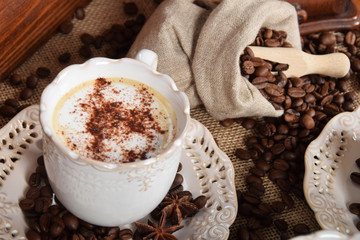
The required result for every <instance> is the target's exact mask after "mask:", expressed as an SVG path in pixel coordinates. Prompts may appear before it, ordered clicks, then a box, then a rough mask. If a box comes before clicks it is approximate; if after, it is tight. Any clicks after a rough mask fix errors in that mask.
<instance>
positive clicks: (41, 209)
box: [35, 197, 52, 213]
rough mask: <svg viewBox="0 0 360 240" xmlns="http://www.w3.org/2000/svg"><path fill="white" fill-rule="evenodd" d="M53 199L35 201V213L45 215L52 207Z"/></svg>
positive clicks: (46, 198)
mask: <svg viewBox="0 0 360 240" xmlns="http://www.w3.org/2000/svg"><path fill="white" fill-rule="evenodd" d="M51 202H52V201H51V198H49V197H40V198H37V199H36V200H35V211H36V212H38V213H45V212H47V211H48V209H49V207H50V206H51Z"/></svg>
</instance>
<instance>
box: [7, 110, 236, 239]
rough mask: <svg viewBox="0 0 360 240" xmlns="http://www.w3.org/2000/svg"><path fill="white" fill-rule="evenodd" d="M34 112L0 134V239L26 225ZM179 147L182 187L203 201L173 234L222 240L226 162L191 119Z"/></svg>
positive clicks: (230, 215)
mask: <svg viewBox="0 0 360 240" xmlns="http://www.w3.org/2000/svg"><path fill="white" fill-rule="evenodd" d="M38 114H39V106H37V105H36V106H31V107H29V108H27V109H25V110H23V111H22V112H20V113H19V114H18V115H16V116H15V117H14V118H13V119H12V120H11V121H10V122H9V123H8V124H7V125H6V126H4V127H3V128H2V129H1V130H0V166H1V169H0V184H1V188H0V240H5V239H6V240H11V239H21V240H22V239H26V238H25V237H24V232H25V231H26V224H25V222H24V218H23V215H22V212H21V210H20V208H19V205H18V200H19V199H20V198H22V197H23V196H24V193H25V191H26V188H27V180H28V178H29V176H30V174H31V173H32V172H34V170H35V168H36V165H37V164H36V159H37V158H38V157H39V156H40V155H42V144H41V139H42V131H41V128H40V124H39V117H38ZM184 147H185V151H186V157H185V158H184V159H182V160H181V162H182V164H183V169H182V171H181V174H182V175H183V177H184V183H183V186H184V188H185V189H187V190H189V191H191V192H192V193H193V195H194V197H197V196H198V195H200V194H203V195H205V196H207V197H208V198H209V200H208V202H207V205H206V207H205V208H203V209H202V210H201V211H200V212H199V213H198V214H197V215H196V216H195V217H193V218H191V219H187V220H184V221H183V223H182V224H183V225H184V226H185V227H184V228H183V229H181V230H179V231H178V232H176V233H175V236H176V237H178V239H181V240H187V239H204V240H205V239H206V240H211V239H214V240H215V239H216V240H220V239H227V238H228V236H229V232H230V230H229V227H230V226H231V224H232V223H233V222H234V220H235V217H236V213H237V199H236V190H235V184H234V168H233V166H232V163H231V161H230V159H229V158H228V157H227V156H226V155H225V154H224V153H223V152H222V151H221V150H220V149H219V148H218V147H217V145H216V143H215V141H214V139H213V138H212V136H211V134H210V132H209V131H208V130H207V129H206V128H205V127H204V126H203V125H202V124H201V123H199V122H198V121H196V120H193V119H192V120H191V123H190V129H189V131H188V133H187V134H186V140H185V146H184ZM11 159H13V160H14V161H15V162H14V161H13V160H11ZM15 159H17V160H15Z"/></svg>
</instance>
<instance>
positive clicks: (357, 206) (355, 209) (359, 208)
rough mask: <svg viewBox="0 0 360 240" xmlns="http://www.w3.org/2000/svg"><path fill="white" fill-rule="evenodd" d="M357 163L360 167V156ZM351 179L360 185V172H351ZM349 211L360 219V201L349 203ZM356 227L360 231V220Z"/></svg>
mask: <svg viewBox="0 0 360 240" xmlns="http://www.w3.org/2000/svg"><path fill="white" fill-rule="evenodd" d="M355 163H356V165H357V167H358V168H359V169H360V158H358V159H357V160H356V161H355ZM350 179H351V181H352V182H353V183H354V184H356V185H358V186H360V172H352V173H351V174H350ZM349 211H350V212H351V213H352V214H355V215H357V216H358V217H359V219H360V203H351V204H350V205H349ZM356 228H357V229H358V230H359V231H360V220H359V221H357V223H356Z"/></svg>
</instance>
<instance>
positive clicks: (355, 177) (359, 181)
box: [350, 172, 360, 185]
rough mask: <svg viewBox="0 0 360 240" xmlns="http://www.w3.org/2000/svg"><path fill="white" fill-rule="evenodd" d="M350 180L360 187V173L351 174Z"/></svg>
mask: <svg viewBox="0 0 360 240" xmlns="http://www.w3.org/2000/svg"><path fill="white" fill-rule="evenodd" d="M350 179H351V180H352V181H353V182H354V183H356V184H357V185H360V172H352V173H351V174H350Z"/></svg>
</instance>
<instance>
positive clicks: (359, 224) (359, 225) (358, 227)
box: [356, 221, 360, 231]
mask: <svg viewBox="0 0 360 240" xmlns="http://www.w3.org/2000/svg"><path fill="white" fill-rule="evenodd" d="M356 228H357V230H359V231H360V221H358V222H357V223H356Z"/></svg>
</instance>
